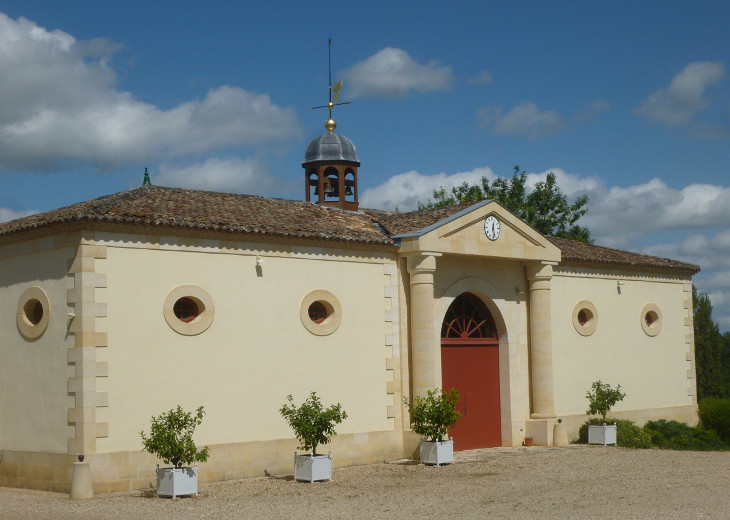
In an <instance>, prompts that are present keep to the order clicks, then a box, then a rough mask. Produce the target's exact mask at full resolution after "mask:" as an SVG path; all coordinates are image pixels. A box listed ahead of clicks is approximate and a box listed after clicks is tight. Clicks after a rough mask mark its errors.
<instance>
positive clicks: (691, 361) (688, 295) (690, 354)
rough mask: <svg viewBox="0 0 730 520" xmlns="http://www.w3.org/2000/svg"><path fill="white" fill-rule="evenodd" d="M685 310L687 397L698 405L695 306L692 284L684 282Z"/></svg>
mask: <svg viewBox="0 0 730 520" xmlns="http://www.w3.org/2000/svg"><path fill="white" fill-rule="evenodd" d="M683 289H684V308H685V310H686V311H687V316H686V317H685V318H684V341H685V343H686V344H687V354H686V359H687V395H690V396H692V404H694V405H696V404H697V369H696V366H695V333H694V305H693V303H694V302H693V301H692V282H691V281H688V282H684V285H683Z"/></svg>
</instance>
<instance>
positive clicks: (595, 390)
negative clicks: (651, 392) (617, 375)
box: [586, 380, 626, 446]
mask: <svg viewBox="0 0 730 520" xmlns="http://www.w3.org/2000/svg"><path fill="white" fill-rule="evenodd" d="M624 397H626V394H625V393H623V392H621V385H618V386H617V387H616V388H611V385H609V384H608V383H602V382H601V381H600V380H599V381H594V382H593V384H592V385H591V390H589V391H588V392H586V398H587V399H588V404H589V406H590V407H589V408H588V411H587V412H586V414H587V415H600V416H601V419H602V421H601V422H602V424H591V425H589V426H588V444H603V445H604V446H605V445H607V444H616V424H613V423H612V424H606V415H607V414H608V412H610V411H611V408H612V407H613V405H615V404H616V403H618V402H619V401H623V398H624Z"/></svg>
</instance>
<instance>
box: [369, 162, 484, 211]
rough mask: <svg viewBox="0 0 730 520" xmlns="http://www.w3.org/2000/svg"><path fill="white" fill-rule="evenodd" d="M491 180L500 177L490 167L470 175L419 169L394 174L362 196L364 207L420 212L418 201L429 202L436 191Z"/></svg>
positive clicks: (474, 171) (472, 171)
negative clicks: (425, 172)
mask: <svg viewBox="0 0 730 520" xmlns="http://www.w3.org/2000/svg"><path fill="white" fill-rule="evenodd" d="M482 177H487V178H488V179H490V180H494V179H495V178H496V175H494V173H493V172H492V170H491V169H490V168H475V169H473V170H471V171H469V172H460V173H454V174H451V175H448V174H446V173H443V172H442V173H438V174H436V175H422V174H420V173H418V172H417V171H415V170H411V171H409V172H405V173H400V174H398V175H394V176H393V177H391V178H390V179H388V180H387V181H385V182H384V183H383V184H381V185H380V186H376V187H375V188H368V189H366V190H365V191H364V192H363V193H362V195H361V196H360V205H361V206H362V207H364V208H378V209H389V210H394V209H395V208H396V207H397V208H398V210H399V211H410V210H412V209H416V207H417V205H418V202H419V201H420V202H424V203H425V202H426V201H427V200H429V199H430V198H432V197H433V191H434V190H437V189H439V188H441V187H443V188H446V190H450V189H451V188H452V187H454V186H458V185H460V184H463V183H465V182H466V183H468V184H474V183H477V182H479V181H480V180H481V178H482Z"/></svg>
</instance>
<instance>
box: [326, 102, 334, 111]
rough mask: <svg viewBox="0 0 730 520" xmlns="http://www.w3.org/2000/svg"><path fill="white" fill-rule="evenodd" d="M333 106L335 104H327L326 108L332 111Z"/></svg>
mask: <svg viewBox="0 0 730 520" xmlns="http://www.w3.org/2000/svg"><path fill="white" fill-rule="evenodd" d="M334 106H335V104H334V103H333V102H332V101H330V102H329V103H327V108H329V109H330V110H332V107H334Z"/></svg>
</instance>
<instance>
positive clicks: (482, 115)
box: [476, 101, 565, 138]
mask: <svg viewBox="0 0 730 520" xmlns="http://www.w3.org/2000/svg"><path fill="white" fill-rule="evenodd" d="M476 123H477V126H479V127H482V128H491V131H492V133H493V134H501V135H522V136H526V137H531V138H538V137H546V136H548V135H552V134H555V133H557V132H559V131H560V130H562V129H563V127H564V126H565V122H564V121H563V119H562V118H561V117H560V114H558V113H557V112H555V111H553V110H540V108H538V106H537V105H536V104H535V103H533V102H531V101H526V102H524V103H520V104H518V105H515V106H514V107H513V108H512V110H510V111H509V112H507V113H506V114H504V115H503V114H502V107H497V106H491V107H481V108H480V109H479V110H477V115H476Z"/></svg>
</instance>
